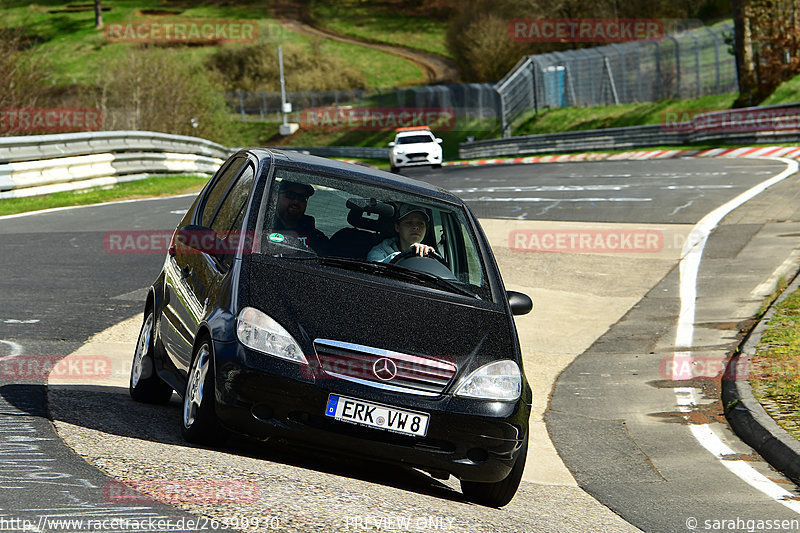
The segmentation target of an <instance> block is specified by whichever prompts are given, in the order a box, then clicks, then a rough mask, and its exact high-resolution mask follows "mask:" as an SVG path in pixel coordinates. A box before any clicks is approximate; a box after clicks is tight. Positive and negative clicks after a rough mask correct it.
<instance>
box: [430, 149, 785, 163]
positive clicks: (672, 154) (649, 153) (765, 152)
mask: <svg viewBox="0 0 800 533" xmlns="http://www.w3.org/2000/svg"><path fill="white" fill-rule="evenodd" d="M745 156H749V157H759V156H761V157H767V156H770V157H786V158H789V159H800V147H797V146H788V147H786V146H762V147H743V148H711V149H708V150H690V149H684V150H639V151H631V152H619V153H606V152H592V153H584V154H565V155H541V156H528V157H510V158H495V159H473V160H470V161H449V162H445V163H442V165H443V166H452V167H455V166H483V165H531V164H535V163H566V162H573V161H623V160H636V161H640V160H644V159H672V158H676V157H745Z"/></svg>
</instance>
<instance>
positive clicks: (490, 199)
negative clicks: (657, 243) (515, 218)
mask: <svg viewBox="0 0 800 533" xmlns="http://www.w3.org/2000/svg"><path fill="white" fill-rule="evenodd" d="M463 200H464V201H465V202H652V201H653V199H652V198H622V197H621V198H535V197H534V198H488V197H487V198H483V197H478V198H464V199H463Z"/></svg>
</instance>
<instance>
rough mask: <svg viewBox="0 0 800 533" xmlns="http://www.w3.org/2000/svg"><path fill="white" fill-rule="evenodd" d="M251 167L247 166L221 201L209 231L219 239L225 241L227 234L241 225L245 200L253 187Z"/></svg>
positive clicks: (245, 205)
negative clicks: (214, 232) (213, 232)
mask: <svg viewBox="0 0 800 533" xmlns="http://www.w3.org/2000/svg"><path fill="white" fill-rule="evenodd" d="M254 175H255V172H254V171H253V166H252V165H248V166H247V168H245V169H244V172H242V175H241V176H240V177H239V179H237V180H236V182H235V183H234V184H233V187H232V188H231V191H230V193H228V196H226V197H225V200H223V202H222V205H221V206H220V208H219V210H218V211H217V214H216V215H215V216H214V220H213V221H212V222H211V229H213V230H214V231H216V232H217V235H218V236H219V238H220V239H225V238H227V236H228V233H229V232H230V231H232V230H236V229H238V228H239V226H240V225H241V223H242V218H243V217H244V212H245V209H246V208H247V199H248V198H249V197H250V188H251V187H252V186H253V176H254Z"/></svg>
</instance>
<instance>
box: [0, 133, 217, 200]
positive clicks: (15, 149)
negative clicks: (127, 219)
mask: <svg viewBox="0 0 800 533" xmlns="http://www.w3.org/2000/svg"><path fill="white" fill-rule="evenodd" d="M229 154H230V149H229V148H226V147H225V146H222V145H220V144H217V143H214V142H211V141H208V140H206V139H200V138H197V137H186V136H182V135H168V134H165V133H157V132H146V131H103V132H83V133H65V134H60V135H29V136H20V137H0V198H10V197H21V196H35V195H40V194H48V193H52V192H60V191H69V190H78V189H85V188H89V187H95V186H98V185H108V184H113V183H119V182H122V181H131V180H134V179H141V178H145V177H147V176H149V175H152V174H162V173H168V174H201V175H208V176H211V175H213V174H214V172H216V170H217V169H218V168H219V166H220V165H221V164H222V163H223V161H224V160H225V159H227V157H228V155H229Z"/></svg>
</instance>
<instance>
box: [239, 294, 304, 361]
mask: <svg viewBox="0 0 800 533" xmlns="http://www.w3.org/2000/svg"><path fill="white" fill-rule="evenodd" d="M236 336H237V337H238V338H239V342H241V343H242V344H244V345H245V346H247V347H248V348H252V349H253V350H257V351H259V352H264V353H266V354H269V355H274V356H275V357H280V358H281V359H287V360H289V361H293V362H295V363H302V364H304V365H307V364H308V361H307V360H306V356H305V355H303V351H302V350H301V349H300V347H299V346H298V345H297V342H296V341H295V340H294V339H293V338H292V336H291V335H289V332H288V331H286V330H285V329H283V326H281V325H280V324H278V323H277V322H275V320H274V319H272V318H271V317H269V316H267V315H266V314H265V313H262V312H261V311H259V310H258V309H254V308H252V307H245V308H244V309H242V310H241V312H239V317H238V318H237V319H236Z"/></svg>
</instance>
